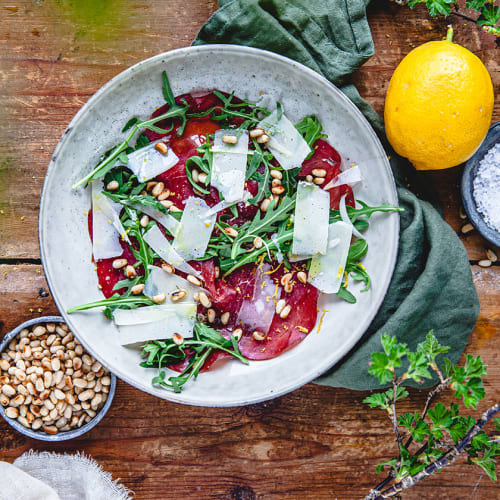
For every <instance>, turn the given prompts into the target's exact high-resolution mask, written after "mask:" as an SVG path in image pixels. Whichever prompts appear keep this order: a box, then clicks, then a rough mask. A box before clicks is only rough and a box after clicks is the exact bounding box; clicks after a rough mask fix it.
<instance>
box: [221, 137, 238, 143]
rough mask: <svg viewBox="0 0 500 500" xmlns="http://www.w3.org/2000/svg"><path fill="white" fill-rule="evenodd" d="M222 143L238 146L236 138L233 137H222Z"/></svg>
mask: <svg viewBox="0 0 500 500" xmlns="http://www.w3.org/2000/svg"><path fill="white" fill-rule="evenodd" d="M222 142H224V143H226V144H238V137H236V136H235V135H223V136H222Z"/></svg>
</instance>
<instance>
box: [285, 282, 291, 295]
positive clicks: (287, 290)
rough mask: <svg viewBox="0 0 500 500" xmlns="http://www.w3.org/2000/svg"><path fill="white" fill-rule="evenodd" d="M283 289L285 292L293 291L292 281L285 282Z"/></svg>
mask: <svg viewBox="0 0 500 500" xmlns="http://www.w3.org/2000/svg"><path fill="white" fill-rule="evenodd" d="M283 290H285V292H286V293H292V292H293V283H292V282H291V281H289V282H288V283H286V284H285V286H284V287H283Z"/></svg>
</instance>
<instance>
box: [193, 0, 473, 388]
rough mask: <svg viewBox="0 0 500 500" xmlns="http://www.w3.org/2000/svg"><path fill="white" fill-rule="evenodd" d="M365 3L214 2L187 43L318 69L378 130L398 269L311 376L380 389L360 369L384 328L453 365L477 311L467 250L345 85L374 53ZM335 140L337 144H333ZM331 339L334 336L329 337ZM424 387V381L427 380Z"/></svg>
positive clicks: (300, 0)
mask: <svg viewBox="0 0 500 500" xmlns="http://www.w3.org/2000/svg"><path fill="white" fill-rule="evenodd" d="M368 3H369V0H314V1H313V0H219V5H220V8H219V10H218V11H217V12H216V13H215V14H214V15H213V16H212V17H211V18H210V19H209V20H208V21H207V23H206V24H205V25H204V26H203V27H202V29H201V31H200V32H199V34H198V36H197V38H196V39H195V41H194V42H193V44H194V45H199V44H206V43H231V44H238V45H249V46H252V47H258V48H261V49H266V50H271V51H273V52H277V53H278V54H282V55H284V56H288V57H290V58H292V59H295V60H296V61H298V62H301V63H302V64H305V65H306V66H309V67H310V68H312V69H314V70H316V71H317V72H318V73H320V74H322V75H323V76H325V77H326V78H328V79H329V80H330V81H332V82H333V83H334V84H336V85H337V86H339V87H340V88H341V90H342V91H343V92H344V93H345V94H346V95H347V96H348V97H349V98H350V99H351V101H352V102H353V103H354V104H355V105H356V106H357V107H358V108H359V109H360V110H361V111H362V113H363V114H364V115H365V117H366V118H367V119H368V121H369V122H370V123H371V124H372V126H373V128H374V129H375V131H376V132H377V134H378V136H379V138H380V140H381V141H382V144H383V145H384V147H385V148H386V151H387V153H388V154H389V155H390V157H391V166H392V169H393V172H394V176H395V178H396V182H397V189H398V196H399V203H400V205H401V206H402V207H403V208H404V209H405V211H404V212H402V214H401V232H400V239H399V252H398V259H397V263H396V267H395V270H394V274H393V277H392V281H391V284H390V286H389V290H388V292H387V295H386V297H385V299H384V302H383V304H382V306H381V307H380V309H379V311H378V314H377V316H376V317H375V319H374V320H373V322H372V324H371V325H370V327H369V328H368V330H367V331H366V333H365V335H364V336H363V337H362V339H361V340H360V341H359V342H358V344H357V345H356V346H355V347H354V348H353V349H352V350H351V352H350V353H349V354H348V355H347V356H345V358H344V359H343V361H342V362H341V363H339V364H337V365H336V366H335V367H334V368H333V369H332V370H331V371H329V372H328V373H326V374H324V375H323V376H322V377H320V378H319V379H317V380H316V382H317V383H319V384H325V385H330V386H333V387H346V388H349V389H357V390H365V389H375V388H378V387H379V385H378V382H377V381H376V380H375V379H374V378H373V377H371V376H370V375H369V374H368V363H369V361H370V357H371V353H372V352H374V351H379V350H380V349H381V346H380V337H381V335H382V334H383V333H384V332H388V333H389V334H391V335H395V336H396V337H397V338H398V339H399V340H400V341H401V342H406V343H407V344H408V345H409V346H410V347H412V348H414V347H415V346H416V344H417V343H418V342H421V341H422V340H423V338H424V337H425V335H426V334H427V332H428V331H429V330H431V329H433V330H434V334H435V335H436V336H437V338H438V339H439V341H440V342H441V343H442V344H444V345H450V346H451V349H450V352H449V353H448V356H449V358H450V359H451V361H452V362H456V361H457V360H458V358H459V357H460V354H461V353H462V351H463V349H464V347H465V344H466V342H467V338H468V337H469V334H470V332H471V330H472V328H473V327H474V324H475V323H476V320H477V317H478V315H479V301H478V298H477V293H476V290H475V288H474V284H473V281H472V275H471V270H470V265H469V261H468V258H467V254H466V252H465V249H464V247H463V245H462V243H461V242H460V240H459V239H458V237H457V235H456V234H455V233H454V231H453V230H452V229H451V228H450V226H448V224H447V223H446V222H445V221H444V220H443V218H442V216H441V214H440V212H439V210H438V209H437V208H436V207H435V206H434V205H433V204H432V203H431V202H429V201H425V200H423V199H421V198H419V197H418V196H417V195H416V194H415V193H416V192H419V191H420V190H421V186H419V179H418V176H417V175H415V173H414V171H413V169H412V167H410V166H409V164H408V162H407V161H406V160H404V159H402V158H400V157H398V156H397V155H396V154H395V153H394V152H393V151H392V149H391V148H390V145H389V144H388V143H387V139H386V137H385V133H384V125H383V121H382V119H381V118H380V117H379V116H378V115H377V113H376V112H375V111H374V110H373V108H372V107H371V106H370V105H369V104H368V103H367V102H365V101H364V100H363V99H362V98H361V97H360V96H359V94H358V92H357V90H356V88H355V87H354V86H353V85H352V84H349V76H350V75H351V74H352V73H353V72H354V71H356V70H357V69H358V68H359V67H360V66H361V65H362V64H363V63H364V62H365V61H367V60H368V59H369V58H370V57H371V56H372V55H373V53H374V48H373V41H372V37H371V33H370V28H369V26H368V22H367V19H366V6H367V5H368ZM334 146H335V144H334ZM334 341H335V340H334V339H332V342H334ZM428 385H431V383H428Z"/></svg>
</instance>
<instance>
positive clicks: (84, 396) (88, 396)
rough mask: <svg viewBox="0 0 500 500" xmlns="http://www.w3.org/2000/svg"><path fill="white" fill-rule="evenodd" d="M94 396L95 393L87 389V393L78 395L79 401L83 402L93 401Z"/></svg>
mask: <svg viewBox="0 0 500 500" xmlns="http://www.w3.org/2000/svg"><path fill="white" fill-rule="evenodd" d="M94 396H95V393H94V391H93V390H92V389H87V390H86V391H83V392H81V393H80V394H79V395H78V399H79V400H80V401H82V402H85V401H87V400H89V399H92V398H93V397H94Z"/></svg>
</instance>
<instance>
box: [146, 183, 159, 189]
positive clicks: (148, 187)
mask: <svg viewBox="0 0 500 500" xmlns="http://www.w3.org/2000/svg"><path fill="white" fill-rule="evenodd" d="M157 184H158V183H157V182H156V181H149V182H148V183H147V184H146V191H151V190H152V189H153V188H154V187H155V186H156V185H157Z"/></svg>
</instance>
